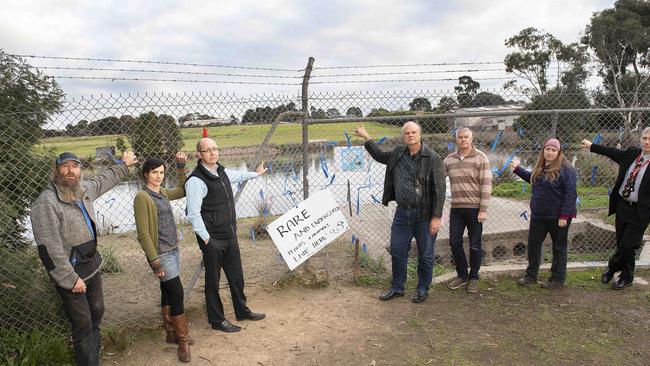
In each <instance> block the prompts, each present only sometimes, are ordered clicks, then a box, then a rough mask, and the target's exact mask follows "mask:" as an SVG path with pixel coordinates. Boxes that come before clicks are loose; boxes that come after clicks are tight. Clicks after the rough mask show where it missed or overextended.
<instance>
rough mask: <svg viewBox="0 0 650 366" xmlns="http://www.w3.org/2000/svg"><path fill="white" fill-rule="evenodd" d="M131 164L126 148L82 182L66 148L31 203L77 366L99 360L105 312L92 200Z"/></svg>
mask: <svg viewBox="0 0 650 366" xmlns="http://www.w3.org/2000/svg"><path fill="white" fill-rule="evenodd" d="M134 163H135V155H134V154H133V153H132V152H125V153H124V154H123V155H122V159H121V161H118V164H117V165H116V166H113V167H111V168H109V169H107V170H106V171H104V172H102V173H100V174H98V175H97V176H96V177H94V178H92V179H88V180H84V181H82V180H81V162H80V160H79V158H78V157H77V156H76V155H74V154H73V153H69V152H65V153H63V154H61V155H59V156H58V158H57V159H56V166H55V169H54V172H53V175H52V180H51V182H50V183H49V184H48V186H47V188H46V189H45V190H44V191H43V192H42V193H41V194H40V196H38V198H37V199H36V201H34V204H33V205H32V211H31V212H32V213H31V220H32V229H33V232H34V240H35V241H36V244H37V247H38V254H39V257H40V258H41V261H42V262H43V265H44V266H45V269H46V270H47V272H48V274H49V275H50V278H51V279H52V281H53V282H54V285H55V288H56V290H57V292H58V293H59V295H60V296H61V299H62V300H63V310H64V311H65V314H66V316H67V318H68V320H69V321H70V324H71V326H72V343H73V347H74V352H75V361H76V363H77V364H79V365H99V349H100V345H101V342H100V335H99V324H100V323H101V320H102V316H103V314H104V297H103V294H102V278H101V275H100V273H99V266H100V265H101V262H102V257H101V256H100V255H99V252H98V251H97V227H96V225H95V210H94V208H93V201H94V200H95V199H97V198H98V197H99V196H101V195H102V194H104V193H106V192H107V191H109V190H110V189H111V188H113V187H114V186H115V185H117V184H118V183H119V182H120V181H122V179H123V178H124V177H125V176H126V174H127V173H128V171H129V167H131V166H132V165H133V164H134Z"/></svg>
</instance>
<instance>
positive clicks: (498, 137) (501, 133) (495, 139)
mask: <svg viewBox="0 0 650 366" xmlns="http://www.w3.org/2000/svg"><path fill="white" fill-rule="evenodd" d="M501 136H503V130H501V131H499V132H498V133H497V135H496V137H495V138H494V142H492V146H491V147H490V149H491V150H492V151H496V149H497V145H498V144H499V140H501Z"/></svg>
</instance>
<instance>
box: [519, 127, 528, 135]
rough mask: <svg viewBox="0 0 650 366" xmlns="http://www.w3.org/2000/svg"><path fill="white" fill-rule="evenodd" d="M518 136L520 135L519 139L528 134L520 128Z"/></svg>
mask: <svg viewBox="0 0 650 366" xmlns="http://www.w3.org/2000/svg"><path fill="white" fill-rule="evenodd" d="M517 134H518V135H519V137H524V136H526V132H525V131H524V128H523V127H519V129H518V130H517Z"/></svg>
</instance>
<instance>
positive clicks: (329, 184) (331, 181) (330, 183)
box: [321, 173, 336, 190]
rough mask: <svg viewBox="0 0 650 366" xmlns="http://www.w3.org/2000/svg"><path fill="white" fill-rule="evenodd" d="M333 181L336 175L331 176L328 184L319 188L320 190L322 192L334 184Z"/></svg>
mask: <svg viewBox="0 0 650 366" xmlns="http://www.w3.org/2000/svg"><path fill="white" fill-rule="evenodd" d="M334 180H336V173H334V174H332V178H331V179H330V182H329V183H327V184H326V185H324V186H323V187H322V188H321V190H323V189H325V188H327V187H329V186H331V185H332V183H334Z"/></svg>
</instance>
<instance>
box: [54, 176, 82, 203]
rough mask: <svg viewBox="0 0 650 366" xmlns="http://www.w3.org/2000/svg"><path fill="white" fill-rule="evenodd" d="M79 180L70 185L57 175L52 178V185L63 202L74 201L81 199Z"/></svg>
mask: <svg viewBox="0 0 650 366" xmlns="http://www.w3.org/2000/svg"><path fill="white" fill-rule="evenodd" d="M80 182H81V179H78V180H77V181H75V182H74V183H70V182H68V181H66V180H65V177H63V176H60V175H57V176H55V177H54V184H55V185H56V189H57V191H58V192H59V195H60V196H61V198H63V199H64V200H65V201H75V200H80V199H81V197H82V191H81V184H80Z"/></svg>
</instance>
